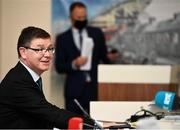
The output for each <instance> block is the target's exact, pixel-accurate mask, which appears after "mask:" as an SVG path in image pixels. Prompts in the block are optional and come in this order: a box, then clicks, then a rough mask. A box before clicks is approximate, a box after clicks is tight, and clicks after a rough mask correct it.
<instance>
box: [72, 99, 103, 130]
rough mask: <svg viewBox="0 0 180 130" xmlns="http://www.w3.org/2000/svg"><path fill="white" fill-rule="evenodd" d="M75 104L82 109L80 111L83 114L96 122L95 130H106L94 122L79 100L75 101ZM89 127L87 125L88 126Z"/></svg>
mask: <svg viewBox="0 0 180 130" xmlns="http://www.w3.org/2000/svg"><path fill="white" fill-rule="evenodd" d="M74 102H75V103H76V105H77V106H78V107H79V108H80V110H81V111H82V112H83V114H84V115H85V116H86V117H88V118H89V119H91V120H93V121H94V129H99V130H104V129H103V127H102V126H100V125H99V123H98V122H97V121H96V120H94V119H93V118H91V116H90V115H89V114H88V113H87V112H86V111H85V110H84V108H83V107H82V106H81V105H80V103H79V102H78V100H77V99H74ZM86 125H87V124H86Z"/></svg>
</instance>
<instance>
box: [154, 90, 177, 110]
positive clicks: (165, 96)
mask: <svg viewBox="0 0 180 130" xmlns="http://www.w3.org/2000/svg"><path fill="white" fill-rule="evenodd" d="M155 104H156V106H158V107H160V108H162V109H165V110H168V111H172V110H177V109H179V108H180V97H178V96H177V95H176V94H175V93H174V92H167V91H159V92H157V93H156V96H155Z"/></svg>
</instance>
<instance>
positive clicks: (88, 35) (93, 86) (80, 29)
mask: <svg viewBox="0 0 180 130" xmlns="http://www.w3.org/2000/svg"><path fill="white" fill-rule="evenodd" d="M69 12H70V20H71V24H72V27H70V28H69V29H68V30H67V31H65V32H63V33H61V34H58V35H57V37H56V44H55V49H56V51H55V68H56V71H57V72H58V73H59V74H61V73H65V74H66V79H65V92H64V96H65V108H66V109H67V110H69V111H72V112H76V113H79V114H83V113H82V112H81V110H80V109H79V108H78V107H77V105H76V104H75V102H74V99H77V100H78V101H79V102H80V104H81V105H82V107H83V108H84V109H85V110H86V111H87V112H89V103H90V101H96V100H97V67H98V64H100V63H106V64H109V63H111V60H115V59H116V58H117V54H108V52H107V47H106V44H105V38H104V35H103V32H102V31H101V30H100V29H99V28H97V27H90V26H88V19H87V9H86V5H85V4H83V3H82V2H74V3H72V4H71V5H70V8H69ZM87 44H89V45H87ZM84 46H86V47H87V46H88V47H89V48H91V47H92V46H93V47H92V50H91V52H90V53H89V55H84V54H83V53H84V52H83V47H84ZM86 49H87V48H86ZM87 64H88V65H89V68H88V67H87V68H86V69H84V68H83V67H84V66H86V65H87Z"/></svg>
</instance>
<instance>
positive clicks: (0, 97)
mask: <svg viewBox="0 0 180 130" xmlns="http://www.w3.org/2000/svg"><path fill="white" fill-rule="evenodd" d="M54 50H55V49H54V46H53V44H52V42H51V37H50V35H49V33H47V32H46V31H45V30H43V29H41V28H37V27H33V26H30V27H27V28H24V29H23V30H22V32H21V34H20V36H19V39H18V44H17V52H18V57H19V62H18V63H17V65H16V66H15V67H14V68H12V69H11V70H10V71H9V72H8V73H7V75H6V76H5V78H4V79H3V80H2V81H1V84H0V128H8V129H9V128H13V129H17V128H18V129H19V128H20V129H30V128H33V129H34V128H35V129H47V128H51V129H52V128H54V127H55V128H60V129H67V128H68V121H69V119H71V118H72V117H81V118H83V119H84V122H85V123H87V124H92V125H93V124H94V122H93V121H92V120H91V119H88V118H85V117H83V116H81V115H78V114H75V113H72V112H69V111H67V110H64V109H60V108H58V107H56V106H55V105H52V104H51V103H49V102H48V101H47V100H46V98H45V96H44V94H43V90H42V81H41V75H42V73H43V72H44V71H47V70H48V69H49V66H50V64H51V61H52V58H53V54H54Z"/></svg>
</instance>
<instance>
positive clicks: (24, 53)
mask: <svg viewBox="0 0 180 130" xmlns="http://www.w3.org/2000/svg"><path fill="white" fill-rule="evenodd" d="M19 53H20V55H21V57H22V59H26V53H27V51H26V48H24V47H20V48H19Z"/></svg>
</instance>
